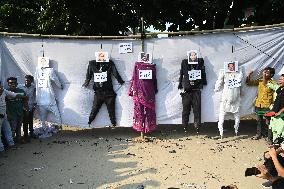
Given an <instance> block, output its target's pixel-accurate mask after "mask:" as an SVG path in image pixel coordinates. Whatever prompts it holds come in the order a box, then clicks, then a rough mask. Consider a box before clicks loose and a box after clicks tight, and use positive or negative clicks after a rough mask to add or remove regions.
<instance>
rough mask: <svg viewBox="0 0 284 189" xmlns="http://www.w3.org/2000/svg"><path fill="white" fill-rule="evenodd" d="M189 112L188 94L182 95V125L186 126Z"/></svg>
mask: <svg viewBox="0 0 284 189" xmlns="http://www.w3.org/2000/svg"><path fill="white" fill-rule="evenodd" d="M190 111H191V99H190V95H189V93H184V94H182V125H183V127H187V126H188V121H189V114H190Z"/></svg>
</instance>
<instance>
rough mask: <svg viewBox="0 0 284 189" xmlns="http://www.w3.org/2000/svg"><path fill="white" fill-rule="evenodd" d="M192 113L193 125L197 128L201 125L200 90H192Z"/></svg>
mask: <svg viewBox="0 0 284 189" xmlns="http://www.w3.org/2000/svg"><path fill="white" fill-rule="evenodd" d="M191 99H192V108H193V114H194V127H195V128H196V129H199V127H200V125H201V91H194V92H192V95H191Z"/></svg>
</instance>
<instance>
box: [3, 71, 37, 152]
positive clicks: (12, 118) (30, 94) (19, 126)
mask: <svg viewBox="0 0 284 189" xmlns="http://www.w3.org/2000/svg"><path fill="white" fill-rule="evenodd" d="M7 84H8V88H7V89H4V87H3V83H2V82H0V128H1V129H0V131H1V132H0V136H1V138H0V139H1V140H0V153H1V154H3V152H4V150H5V148H4V144H6V146H7V148H8V149H9V148H13V147H14V146H15V143H16V144H21V143H27V142H30V138H36V135H35V134H34V129H33V117H34V116H33V114H34V110H35V107H36V102H35V92H36V89H35V85H34V77H33V76H31V75H26V76H25V84H23V85H18V80H17V78H16V77H9V78H8V79H7ZM22 130H23V133H24V135H23V136H22ZM2 135H3V136H2ZM3 143H4V144H3Z"/></svg>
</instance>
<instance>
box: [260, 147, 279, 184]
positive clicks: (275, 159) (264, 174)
mask: <svg viewBox="0 0 284 189" xmlns="http://www.w3.org/2000/svg"><path fill="white" fill-rule="evenodd" d="M283 152H284V150H283V149H282V148H281V147H279V148H275V146H274V147H272V148H270V150H269V151H268V152H267V153H265V154H264V156H265V159H267V160H272V163H273V166H274V167H273V168H274V169H275V170H276V174H275V173H273V172H274V171H272V170H271V167H269V165H268V164H267V163H264V164H263V165H259V166H258V167H257V169H258V170H259V171H260V174H258V175H257V176H258V177H260V178H263V179H267V180H269V181H270V182H271V183H272V189H280V188H281V189H282V188H284V167H283V165H284V161H283V159H284V158H283V157H282V156H280V154H281V153H283ZM266 162H268V161H266Z"/></svg>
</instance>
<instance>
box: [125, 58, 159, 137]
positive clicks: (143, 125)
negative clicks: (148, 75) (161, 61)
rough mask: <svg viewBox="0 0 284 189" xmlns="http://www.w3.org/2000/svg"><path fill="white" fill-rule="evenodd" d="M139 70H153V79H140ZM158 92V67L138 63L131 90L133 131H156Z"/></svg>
mask: <svg viewBox="0 0 284 189" xmlns="http://www.w3.org/2000/svg"><path fill="white" fill-rule="evenodd" d="M139 70H152V79H139ZM157 92H158V90H157V79H156V65H155V64H148V63H143V62H136V63H135V67H134V71H133V76H132V80H131V85H130V89H129V96H132V98H133V101H134V115H133V129H135V130H136V131H139V132H143V133H149V132H152V131H154V130H155V129H156V110H155V94H156V93H157Z"/></svg>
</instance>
